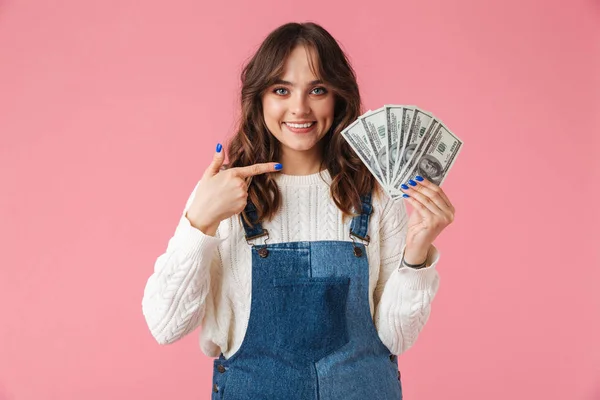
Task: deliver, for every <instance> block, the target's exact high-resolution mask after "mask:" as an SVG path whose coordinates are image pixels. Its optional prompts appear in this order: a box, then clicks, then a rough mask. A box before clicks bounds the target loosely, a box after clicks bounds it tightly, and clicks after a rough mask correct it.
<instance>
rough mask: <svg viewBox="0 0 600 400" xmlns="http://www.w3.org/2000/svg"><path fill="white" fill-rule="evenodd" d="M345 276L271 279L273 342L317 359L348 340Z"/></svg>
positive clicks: (312, 359) (288, 349)
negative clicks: (273, 313)
mask: <svg viewBox="0 0 600 400" xmlns="http://www.w3.org/2000/svg"><path fill="white" fill-rule="evenodd" d="M349 286H350V278H348V277H312V278H311V277H301V278H274V279H273V289H274V301H275V310H276V315H275V318H276V321H274V324H273V325H274V326H275V329H274V330H275V332H274V334H275V335H274V336H275V337H274V342H275V343H274V344H275V345H276V346H277V347H278V348H280V349H282V350H283V351H285V352H288V353H293V354H295V355H297V356H299V357H301V358H306V359H309V360H311V361H317V360H319V359H321V358H323V357H325V356H326V355H327V354H330V353H332V352H334V351H336V350H337V349H339V348H340V347H342V346H344V345H345V344H346V343H348V332H347V327H346V300H347V297H348V290H349Z"/></svg>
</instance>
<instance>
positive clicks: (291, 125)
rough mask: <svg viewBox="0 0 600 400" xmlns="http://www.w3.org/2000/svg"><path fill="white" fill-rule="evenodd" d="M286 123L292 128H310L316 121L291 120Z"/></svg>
mask: <svg viewBox="0 0 600 400" xmlns="http://www.w3.org/2000/svg"><path fill="white" fill-rule="evenodd" d="M285 124H286V125H287V126H289V127H290V128H310V127H311V126H313V124H314V122H308V123H306V124H291V123H289V122H286V123H285Z"/></svg>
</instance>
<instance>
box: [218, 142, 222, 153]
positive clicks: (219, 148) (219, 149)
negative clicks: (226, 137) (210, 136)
mask: <svg viewBox="0 0 600 400" xmlns="http://www.w3.org/2000/svg"><path fill="white" fill-rule="evenodd" d="M221 149H223V146H221V143H217V153H220V152H221Z"/></svg>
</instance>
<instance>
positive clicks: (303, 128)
mask: <svg viewBox="0 0 600 400" xmlns="http://www.w3.org/2000/svg"><path fill="white" fill-rule="evenodd" d="M284 124H285V126H286V127H287V128H288V129H289V130H290V131H292V132H294V133H308V132H310V131H311V130H312V129H313V128H314V126H315V125H316V122H315V121H312V122H305V123H301V124H297V123H293V122H284Z"/></svg>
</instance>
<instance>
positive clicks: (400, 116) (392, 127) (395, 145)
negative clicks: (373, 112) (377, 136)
mask: <svg viewBox="0 0 600 400" xmlns="http://www.w3.org/2000/svg"><path fill="white" fill-rule="evenodd" d="M414 111H415V107H414V106H399V105H391V104H390V105H386V106H385V113H386V120H387V130H386V135H387V142H388V182H389V183H390V184H391V183H393V182H394V181H395V177H396V167H397V164H398V163H397V160H398V154H400V153H401V151H402V147H403V146H404V142H405V139H406V133H407V131H408V127H409V126H410V121H411V119H412V115H413V113H414Z"/></svg>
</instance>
